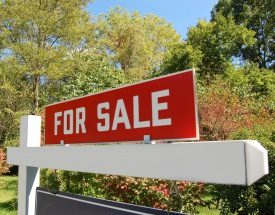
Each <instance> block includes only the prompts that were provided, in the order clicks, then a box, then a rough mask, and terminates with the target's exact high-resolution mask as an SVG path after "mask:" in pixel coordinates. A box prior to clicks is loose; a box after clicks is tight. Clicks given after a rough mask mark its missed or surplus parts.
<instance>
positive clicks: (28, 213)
mask: <svg viewBox="0 0 275 215" xmlns="http://www.w3.org/2000/svg"><path fill="white" fill-rule="evenodd" d="M40 138H41V117H40V116H31V115H29V116H24V117H22V118H21V124H20V147H19V148H18V149H27V148H31V147H40ZM22 156H26V155H24V154H22V155H20V157H22ZM8 159H9V155H8ZM39 178H40V169H39V167H34V166H33V165H22V164H20V165H19V177H18V215H34V214H35V193H36V188H37V187H38V186H39Z"/></svg>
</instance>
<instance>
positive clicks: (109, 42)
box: [97, 8, 179, 80]
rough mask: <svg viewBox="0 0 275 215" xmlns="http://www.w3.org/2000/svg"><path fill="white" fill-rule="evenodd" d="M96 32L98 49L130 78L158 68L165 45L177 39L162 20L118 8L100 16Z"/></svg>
mask: <svg viewBox="0 0 275 215" xmlns="http://www.w3.org/2000/svg"><path fill="white" fill-rule="evenodd" d="M97 31H98V34H97V36H98V39H99V41H98V43H99V46H100V49H101V50H102V51H103V52H104V53H105V54H106V55H107V56H109V57H110V59H111V60H112V61H113V63H114V64H115V65H116V66H117V67H118V68H121V69H122V70H123V71H124V72H125V73H126V74H127V76H128V77H130V80H133V79H142V78H145V77H146V76H148V75H150V74H152V73H154V72H156V71H158V70H159V67H160V65H161V63H162V61H163V58H164V54H165V52H166V51H167V50H168V47H169V46H170V45H171V44H173V43H175V42H177V41H179V35H178V34H177V33H176V31H175V30H174V29H173V28H172V26H171V25H170V24H168V23H167V22H166V21H165V20H164V19H162V18H159V17H157V16H155V15H146V16H141V15H140V14H139V13H138V12H134V13H129V12H127V11H126V10H124V9H121V8H115V9H113V10H111V11H110V12H109V13H108V14H106V15H102V16H101V17H99V21H98V23H97Z"/></svg>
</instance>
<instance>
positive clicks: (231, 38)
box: [162, 15, 254, 77]
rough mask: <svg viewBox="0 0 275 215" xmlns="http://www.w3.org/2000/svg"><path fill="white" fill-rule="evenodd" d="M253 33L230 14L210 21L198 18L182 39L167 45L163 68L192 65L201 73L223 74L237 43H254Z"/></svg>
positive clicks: (236, 49) (184, 67)
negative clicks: (177, 42) (185, 38)
mask: <svg viewBox="0 0 275 215" xmlns="http://www.w3.org/2000/svg"><path fill="white" fill-rule="evenodd" d="M253 36H254V32H253V31H251V30H248V29H247V28H245V27H243V26H239V25H236V24H235V22H234V20H233V18H232V17H231V18H230V17H229V18H225V17H223V16H222V15H217V17H216V19H215V20H213V21H211V22H207V21H205V20H200V21H199V22H198V23H197V25H196V26H195V27H191V28H190V29H189V31H188V34H187V40H186V41H185V42H182V43H181V44H177V45H176V46H173V47H172V48H171V49H170V51H169V52H168V54H167V55H166V60H165V61H164V65H163V67H162V68H163V72H164V73H167V72H176V71H179V70H183V69H186V68H187V67H190V66H191V67H195V68H197V71H198V72H199V74H200V75H201V76H202V77H208V76H213V75H215V74H223V73H225V71H226V69H227V68H229V67H230V66H231V65H232V62H233V60H234V57H235V56H237V54H238V50H239V47H241V46H250V45H251V44H253V42H254V39H253ZM169 70H170V71H169Z"/></svg>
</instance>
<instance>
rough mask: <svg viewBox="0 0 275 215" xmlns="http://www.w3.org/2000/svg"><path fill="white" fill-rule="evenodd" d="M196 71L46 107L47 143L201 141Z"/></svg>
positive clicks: (184, 72) (188, 71) (175, 74)
mask: <svg viewBox="0 0 275 215" xmlns="http://www.w3.org/2000/svg"><path fill="white" fill-rule="evenodd" d="M197 115H198V114H197V106H196V98H195V74H194V70H187V71H183V72H179V73H174V74H171V75H167V76H163V77H159V78H155V79H151V80H148V81H144V82H141V83H137V84H133V85H128V86H125V87H120V88H116V89H112V90H108V91H105V92H101V93H97V94H93V95H88V96H84V97H80V98H77V99H73V100H69V101H65V102H60V103H56V104H53V105H49V106H46V110H45V144H60V142H64V143H65V144H72V143H99V142H121V141H141V140H144V135H150V139H152V140H175V139H178V140H198V139H199V131H198V119H197V118H198V117H197Z"/></svg>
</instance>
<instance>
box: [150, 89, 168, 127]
mask: <svg viewBox="0 0 275 215" xmlns="http://www.w3.org/2000/svg"><path fill="white" fill-rule="evenodd" d="M165 96H169V89H167V90H162V91H157V92H153V93H152V120H153V126H164V125H171V118H166V119H160V118H159V111H160V110H166V109H168V105H167V102H163V103H159V101H158V99H159V98H160V97H165Z"/></svg>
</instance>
